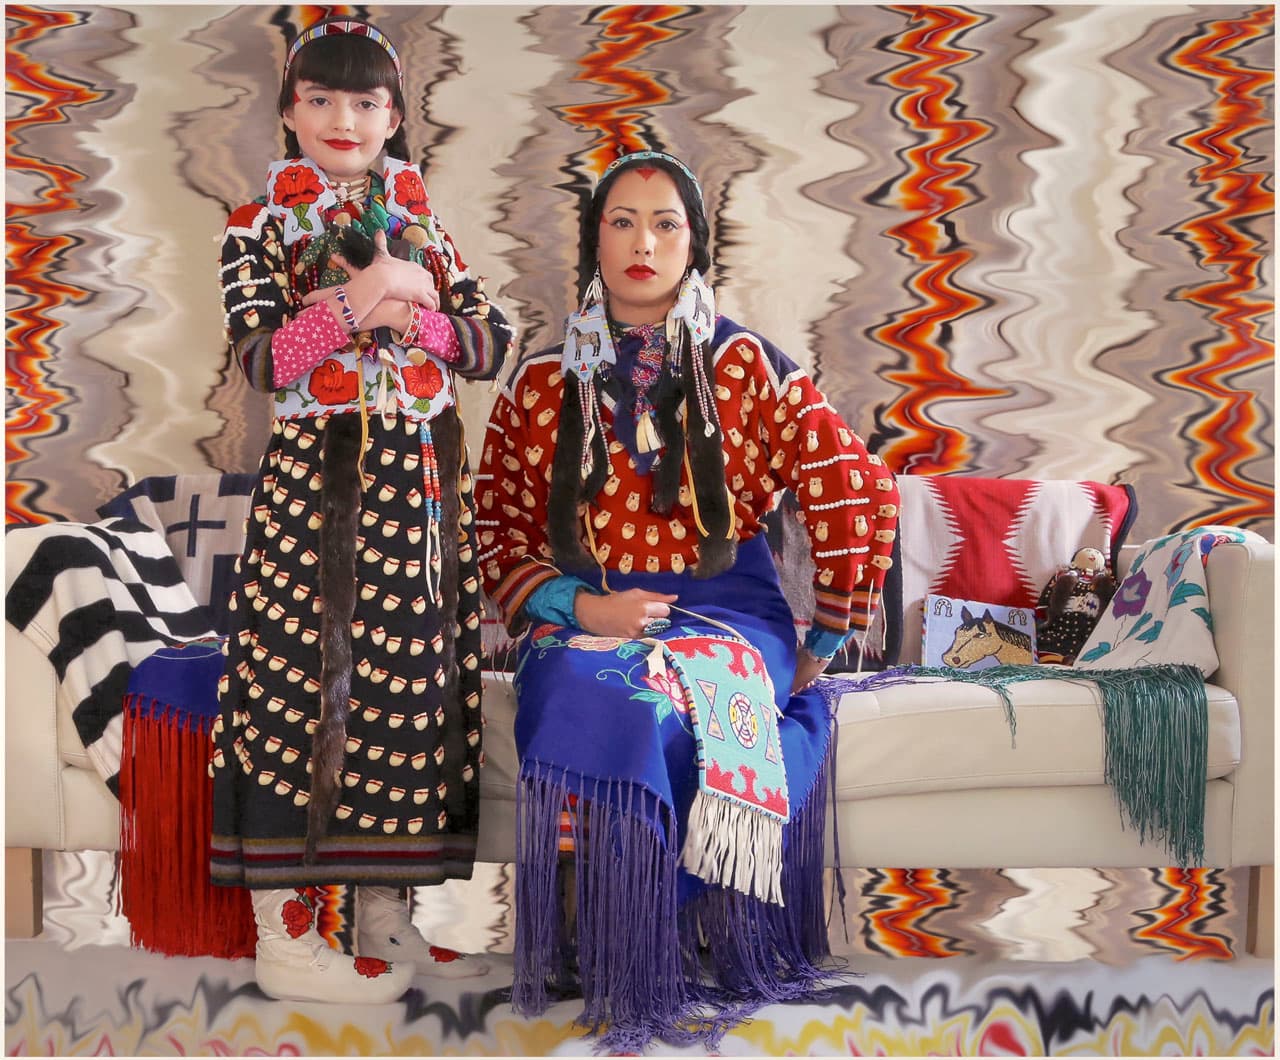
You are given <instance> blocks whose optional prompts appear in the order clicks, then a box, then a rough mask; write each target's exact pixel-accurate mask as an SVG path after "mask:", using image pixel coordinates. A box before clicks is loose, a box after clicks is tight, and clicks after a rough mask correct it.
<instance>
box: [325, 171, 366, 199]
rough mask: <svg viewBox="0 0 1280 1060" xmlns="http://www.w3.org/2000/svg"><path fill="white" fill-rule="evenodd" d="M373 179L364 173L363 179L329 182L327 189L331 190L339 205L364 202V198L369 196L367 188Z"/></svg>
mask: <svg viewBox="0 0 1280 1060" xmlns="http://www.w3.org/2000/svg"><path fill="white" fill-rule="evenodd" d="M372 180H373V178H372V177H371V176H370V175H369V174H368V173H366V174H365V175H364V176H363V177H357V178H356V179H355V180H331V181H329V187H331V188H332V189H333V194H334V197H335V198H336V199H337V200H338V203H339V204H343V203H348V202H364V199H365V196H366V195H368V194H369V186H370V184H371V183H372Z"/></svg>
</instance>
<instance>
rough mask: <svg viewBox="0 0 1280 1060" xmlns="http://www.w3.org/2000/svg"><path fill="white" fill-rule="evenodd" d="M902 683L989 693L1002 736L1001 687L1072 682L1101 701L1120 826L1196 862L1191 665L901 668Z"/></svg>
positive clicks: (1199, 698) (1200, 713)
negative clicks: (917, 680)
mask: <svg viewBox="0 0 1280 1060" xmlns="http://www.w3.org/2000/svg"><path fill="white" fill-rule="evenodd" d="M900 672H901V673H903V675H904V676H910V677H916V676H919V677H941V678H944V679H946V680H948V681H967V682H969V683H970V684H976V685H982V686H983V687H985V688H990V689H992V690H993V691H995V692H996V693H997V694H998V695H999V696H1000V699H1001V701H1002V702H1003V703H1004V711H1005V717H1006V718H1007V719H1008V721H1009V731H1010V733H1011V734H1012V735H1013V736H1014V738H1015V739H1016V737H1017V719H1016V718H1015V716H1014V710H1013V700H1012V699H1011V698H1010V696H1009V690H1008V686H1009V685H1015V684H1021V683H1022V682H1023V681H1044V680H1062V681H1080V682H1085V683H1088V684H1093V685H1096V686H1097V687H1098V689H1099V691H1100V693H1101V695H1102V732H1103V741H1104V742H1103V776H1104V777H1105V779H1106V781H1107V783H1108V784H1110V785H1111V787H1112V789H1113V790H1114V791H1115V794H1116V799H1117V800H1118V801H1119V803H1120V820H1121V823H1122V824H1123V825H1124V826H1125V827H1128V828H1134V829H1136V830H1137V833H1138V838H1139V839H1140V840H1142V841H1143V842H1145V841H1146V840H1147V838H1148V836H1150V837H1151V838H1152V839H1156V840H1159V841H1161V842H1163V843H1164V844H1165V848H1166V849H1167V850H1168V851H1169V854H1170V855H1171V856H1172V857H1173V858H1174V862H1175V864H1177V865H1179V866H1181V867H1186V866H1189V865H1200V864H1201V863H1202V862H1203V861H1204V795H1205V782H1206V774H1207V769H1206V763H1207V761H1208V756H1209V706H1208V700H1207V699H1206V698H1205V692H1204V676H1203V675H1202V674H1201V673H1200V671H1199V669H1197V668H1196V667H1195V666H1188V665H1182V664H1179V665H1170V666H1138V667H1132V668H1130V669H1125V670H1087V671H1078V672H1076V673H1063V672H1061V671H1059V670H1056V669H1055V670H1053V671H1046V669H1045V668H1044V667H1043V666H991V667H988V668H987V669H985V670H954V669H951V668H950V667H944V666H911V667H904V668H903V671H900Z"/></svg>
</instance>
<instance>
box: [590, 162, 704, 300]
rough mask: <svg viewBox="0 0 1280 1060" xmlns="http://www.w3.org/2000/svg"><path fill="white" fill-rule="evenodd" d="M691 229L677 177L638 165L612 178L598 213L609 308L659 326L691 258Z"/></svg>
mask: <svg viewBox="0 0 1280 1060" xmlns="http://www.w3.org/2000/svg"><path fill="white" fill-rule="evenodd" d="M692 240H693V237H692V233H691V232H690V230H689V219H688V217H687V216H686V214H685V209H684V203H683V201H682V200H681V198H680V192H679V191H677V190H676V184H675V181H674V180H672V179H671V178H670V177H669V176H668V175H667V174H666V173H664V172H663V171H662V170H660V169H656V168H651V167H647V166H637V167H636V168H635V169H629V170H626V171H625V172H623V173H622V174H621V176H619V177H618V178H617V180H615V181H614V182H613V185H612V187H610V188H609V194H608V197H607V198H606V199H605V204H604V212H603V213H602V214H601V215H600V249H599V253H600V276H601V279H603V280H604V285H605V287H606V288H607V289H608V291H609V312H610V313H611V314H612V316H613V318H614V320H617V321H619V322H621V323H625V324H656V323H658V322H659V321H661V320H663V319H664V318H665V317H666V315H667V313H668V311H669V310H670V309H671V307H672V306H673V305H674V304H675V300H676V291H677V290H678V289H679V287H680V281H681V280H682V279H683V278H684V273H685V270H686V269H687V268H688V267H689V263H690V262H691V261H692V260H693V249H692Z"/></svg>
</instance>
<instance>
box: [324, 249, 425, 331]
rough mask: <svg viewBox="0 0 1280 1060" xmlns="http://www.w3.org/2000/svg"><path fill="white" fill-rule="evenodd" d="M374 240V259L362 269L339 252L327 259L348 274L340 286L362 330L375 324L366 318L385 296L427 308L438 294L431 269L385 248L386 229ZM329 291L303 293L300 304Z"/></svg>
mask: <svg viewBox="0 0 1280 1060" xmlns="http://www.w3.org/2000/svg"><path fill="white" fill-rule="evenodd" d="M373 242H374V246H375V247H376V248H377V249H376V250H375V251H374V256H373V261H372V262H371V263H370V264H369V266H368V267H367V268H364V269H358V268H356V267H355V266H354V265H352V264H351V263H350V262H349V261H347V259H346V258H344V257H343V256H342V255H341V254H333V255H331V256H330V261H332V262H333V264H334V265H335V266H337V267H338V268H340V269H343V270H344V271H345V272H346V273H347V275H349V276H350V277H351V279H350V280H348V281H347V282H346V283H345V284H344V285H343V287H344V288H345V289H346V292H347V301H348V303H349V304H350V305H351V308H352V309H353V310H354V311H355V314H356V319H357V320H358V321H359V326H360V328H361V330H365V329H367V328H371V327H374V326H376V325H373V324H368V323H366V318H367V317H368V316H369V314H370V313H371V312H372V311H373V310H374V309H375V308H376V307H377V305H378V303H379V302H381V301H382V300H383V299H384V298H390V299H396V300H399V301H401V302H417V303H418V304H419V305H422V306H426V308H427V309H431V310H436V309H439V308H440V295H439V292H437V291H436V287H435V281H434V280H433V279H432V277H431V273H429V272H428V271H427V270H426V269H424V268H423V267H422V266H421V265H415V264H414V263H413V262H411V261H405V260H404V259H403V258H395V257H392V256H391V254H390V253H389V252H388V251H387V235H386V233H385V232H377V233H375V234H374V237H373ZM330 291H331V289H330V288H321V289H319V290H315V291H310V292H308V293H307V294H306V295H305V296H303V299H302V304H303V305H314V304H315V303H316V302H321V301H324V300H325V299H326V298H328V297H329V296H330Z"/></svg>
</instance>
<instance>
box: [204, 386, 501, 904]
mask: <svg viewBox="0 0 1280 1060" xmlns="http://www.w3.org/2000/svg"><path fill="white" fill-rule="evenodd" d="M329 419H330V418H325V417H320V418H313V419H294V420H277V421H276V422H275V424H274V426H273V433H272V436H271V440H270V443H269V444H268V447H267V452H266V454H265V455H264V457H263V460H262V465H261V468H260V472H261V477H260V481H259V484H258V486H257V488H256V489H255V491H254V495H253V499H252V502H251V509H250V513H249V517H248V520H247V532H246V539H245V545H244V551H243V552H242V554H241V556H240V558H239V560H238V563H237V570H238V574H239V578H238V584H239V588H238V590H237V591H236V593H235V594H234V596H233V597H232V599H231V601H230V606H231V609H232V621H231V623H230V627H229V633H230V635H229V639H228V642H227V646H226V649H225V650H226V655H227V659H226V669H225V672H224V675H223V678H222V683H221V686H220V689H219V693H220V707H221V713H220V716H219V718H218V720H217V721H216V723H215V726H214V733H213V737H212V739H213V747H212V761H211V765H210V771H211V773H212V776H213V784H214V811H213V837H212V851H211V872H212V877H213V879H214V881H215V882H218V883H225V884H238V885H244V886H248V887H254V888H260V887H289V886H304V885H319V884H336V883H346V884H382V885H391V886H408V885H412V886H421V885H427V884H434V883H439V882H442V881H444V880H446V879H453V878H463V879H466V878H469V877H470V875H471V868H472V864H473V861H474V855H475V837H476V826H477V823H478V819H479V770H480V766H481V764H482V761H483V751H482V747H481V726H482V721H481V708H480V695H481V677H482V674H481V669H480V654H481V649H480V609H481V604H480V583H479V574H478V570H477V567H476V560H475V555H476V547H475V533H474V504H473V500H472V482H471V474H470V470H469V468H468V466H467V463H466V459H465V451H464V450H463V447H462V445H461V440H460V439H461V425H460V421H459V420H458V418H457V415H456V412H455V411H454V410H453V409H447V410H445V411H444V413H443V414H441V415H440V416H438V417H436V419H435V420H433V421H431V422H430V423H429V424H427V425H426V428H425V430H424V428H423V424H421V423H419V422H417V421H415V420H411V419H409V418H407V417H405V416H404V415H403V414H400V413H396V414H395V415H394V416H391V415H389V416H387V417H385V419H384V417H382V416H380V415H376V414H375V415H372V416H370V417H369V420H368V424H367V433H368V437H367V443H366V444H365V447H364V459H363V479H362V480H359V482H360V485H359V488H358V492H359V502H358V503H359V513H358V516H357V517H356V519H355V520H354V523H355V531H354V535H353V536H354V538H355V540H354V549H355V554H354V563H355V590H356V591H355V597H354V611H353V614H352V618H351V620H350V629H351V635H350V641H349V645H350V671H349V675H350V706H349V710H348V711H347V716H346V722H345V732H343V731H342V730H341V729H339V730H338V737H337V738H338V739H340V740H342V741H343V745H342V747H341V750H339V752H338V754H339V756H340V761H341V767H340V769H339V770H338V775H337V783H336V791H337V795H336V808H335V809H334V810H333V812H332V813H331V814H326V815H324V816H325V818H326V820H325V821H324V822H323V824H322V826H321V828H320V829H319V832H321V833H323V835H322V837H318V836H317V835H316V834H313V840H314V856H313V857H312V858H310V859H308V858H307V857H306V856H305V854H306V848H307V835H308V807H309V804H310V802H311V795H312V792H313V770H312V756H313V752H314V751H315V749H316V746H317V745H316V742H315V741H316V739H317V737H316V733H317V730H319V731H320V732H321V733H322V734H324V733H330V732H331V726H330V724H329V723H328V722H326V724H325V725H324V726H321V720H322V718H321V685H322V679H324V675H323V674H322V666H323V663H324V659H323V657H322V655H323V652H324V651H326V650H330V651H332V648H328V649H327V648H326V647H325V646H326V644H331V643H332V639H333V638H332V634H326V635H325V636H322V632H323V631H324V628H325V627H324V619H325V598H324V578H323V576H322V571H324V570H332V569H334V568H332V567H331V566H326V565H327V564H331V558H330V556H329V555H328V554H327V553H331V552H332V551H333V549H334V548H335V547H336V546H337V545H338V544H340V543H339V542H335V541H333V540H329V541H327V542H326V541H324V540H323V538H322V526H323V524H324V521H325V517H326V514H328V515H329V517H330V519H331V522H332V523H335V524H336V522H337V521H338V520H337V519H336V518H334V516H333V514H332V511H333V509H332V504H333V503H334V502H333V500H332V498H330V499H328V500H326V499H325V498H326V492H325V489H324V469H323V460H322V455H321V454H322V453H327V452H328V450H326V448H325V442H326V438H325V433H326V430H327V429H328V424H329ZM331 420H332V422H333V423H334V424H335V425H336V424H338V421H339V420H345V421H347V422H345V423H343V424H341V426H342V427H343V429H344V430H345V431H348V432H350V431H352V430H353V429H354V431H355V435H352V436H353V437H356V436H358V435H359V431H360V426H359V417H355V416H352V415H350V414H346V415H343V416H334V417H331ZM352 421H354V428H353V423H352ZM358 448H359V446H358V443H353V448H352V451H353V453H354V452H355V451H357V450H358ZM332 459H333V458H332V457H330V460H331V462H332ZM335 474H336V472H335ZM354 481H356V480H355V479H353V482H354ZM347 514H348V515H349V514H350V513H347ZM450 535H452V536H451V537H450ZM334 536H335V535H333V534H331V535H330V537H331V538H332V537H334ZM349 547H350V545H349V544H348V548H349ZM330 577H332V578H335V579H336V575H334V574H330ZM333 584H334V585H337V584H339V583H338V581H337V580H335V581H334V582H333ZM331 595H332V596H333V597H334V598H335V599H336V598H337V595H338V594H337V593H336V592H335V593H333V594H331ZM336 621H337V620H335V619H333V618H332V616H331V617H330V623H331V628H340V623H339V624H337V625H335V623H336ZM342 676H343V675H341V674H340V675H339V680H338V686H339V687H340V686H341V684H342V680H341V678H342ZM330 698H331V699H334V697H332V696H331V697H330ZM341 699H342V697H340V696H339V697H337V699H336V700H335V702H336V701H338V700H341ZM326 738H330V739H331V738H332V736H328V737H326ZM312 829H313V833H315V832H316V827H315V825H314V824H313V825H312Z"/></svg>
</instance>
